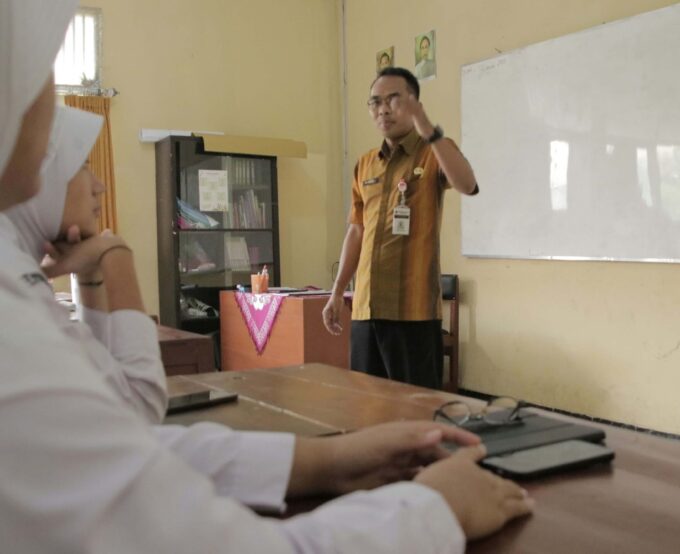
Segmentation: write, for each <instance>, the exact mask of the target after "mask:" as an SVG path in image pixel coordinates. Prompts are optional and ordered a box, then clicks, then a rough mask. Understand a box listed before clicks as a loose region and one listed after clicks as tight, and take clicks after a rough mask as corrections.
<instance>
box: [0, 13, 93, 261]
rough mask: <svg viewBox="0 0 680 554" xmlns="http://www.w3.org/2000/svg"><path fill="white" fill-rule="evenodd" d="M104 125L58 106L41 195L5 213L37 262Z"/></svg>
mask: <svg viewBox="0 0 680 554" xmlns="http://www.w3.org/2000/svg"><path fill="white" fill-rule="evenodd" d="M0 1H1V0H0ZM103 121H104V119H103V118H102V117H101V116H99V115H95V114H92V113H89V112H85V111H82V110H77V109H75V108H67V107H65V106H58V107H57V109H56V112H55V116H54V123H53V124H52V132H51V134H50V141H49V146H48V150H47V157H46V158H45V161H44V163H43V166H42V171H41V174H42V180H43V184H42V187H41V188H40V192H39V193H38V194H37V195H36V196H34V197H33V198H31V199H30V200H28V201H27V202H24V203H23V204H19V205H18V206H14V207H12V208H10V209H9V210H7V211H6V212H5V213H6V214H7V217H9V219H10V220H11V221H12V223H14V226H15V227H16V228H17V231H18V234H19V246H20V247H21V249H22V250H24V252H26V253H28V254H30V255H31V256H32V257H33V259H34V260H36V261H37V262H40V260H42V258H43V257H44V256H45V249H44V244H45V242H52V241H53V240H55V239H56V238H57V236H58V235H59V229H60V227H61V221H62V218H63V215H64V201H65V200H66V192H67V190H68V183H69V181H70V180H71V179H72V178H73V177H74V175H75V174H76V173H78V170H79V169H80V168H81V167H82V165H83V163H85V160H86V159H87V156H88V154H89V153H90V150H92V147H93V146H94V143H95V141H96V140H97V137H98V136H99V131H100V129H101V126H102V122H103Z"/></svg>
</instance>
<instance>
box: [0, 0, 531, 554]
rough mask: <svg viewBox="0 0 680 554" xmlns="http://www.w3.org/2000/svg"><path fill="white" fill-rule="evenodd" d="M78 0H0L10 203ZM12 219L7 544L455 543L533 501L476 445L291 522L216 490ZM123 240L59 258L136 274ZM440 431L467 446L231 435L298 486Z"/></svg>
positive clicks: (2, 321)
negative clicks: (136, 396)
mask: <svg viewBox="0 0 680 554" xmlns="http://www.w3.org/2000/svg"><path fill="white" fill-rule="evenodd" d="M75 6H76V2H75V1H74V0H52V1H51V2H49V3H45V2H39V1H38V0H3V1H2V2H0V27H2V31H3V32H1V33H0V77H2V78H1V79H0V209H2V210H4V209H7V208H9V207H11V206H13V205H15V204H17V203H19V202H21V201H24V200H27V199H28V198H30V197H31V196H32V195H34V194H35V192H36V191H37V188H38V186H39V182H40V180H39V175H38V173H39V166H40V160H41V158H42V157H43V156H44V155H45V150H46V143H47V136H48V133H49V124H50V121H51V117H52V109H53V107H52V106H53V88H52V84H51V80H50V79H47V82H46V83H45V79H46V78H47V75H48V73H49V68H50V65H51V62H52V59H53V58H54V55H55V53H56V51H57V49H58V47H59V44H60V42H61V38H62V37H63V34H64V29H65V28H66V24H67V22H68V20H69V19H70V17H71V16H72V14H73V12H74V10H75ZM7 29H9V30H11V32H9V33H8V32H5V31H6V30H7ZM8 225H11V223H9V221H8V220H7V218H6V217H5V216H4V215H2V214H0V228H2V229H3V230H7V231H8V232H7V233H6V234H4V235H3V236H2V237H0V329H1V331H0V349H1V351H2V356H1V357H0V419H1V420H2V422H3V424H2V427H0V443H1V445H2V448H0V536H2V537H3V544H4V546H5V549H6V550H8V551H11V552H21V553H24V552H78V551H88V552H89V551H91V552H160V551H165V552H187V551H198V552H264V551H266V552H325V551H333V552H413V551H416V550H417V551H419V552H445V551H446V552H461V551H462V550H463V548H464V538H463V535H462V533H461V527H459V526H462V530H463V531H464V532H465V533H466V534H467V535H468V537H471V538H474V537H476V536H482V535H484V534H487V533H489V532H492V531H493V530H495V529H497V528H499V527H500V526H502V525H503V524H504V523H505V522H506V521H507V520H508V519H510V518H511V517H516V516H518V515H521V514H525V513H527V512H528V511H530V509H531V502H530V500H528V499H527V498H526V496H525V494H523V493H522V491H521V489H520V488H519V487H517V486H516V485H514V484H513V483H511V482H509V481H506V480H503V479H500V478H498V477H496V476H493V475H491V474H490V473H488V472H485V471H483V470H481V469H480V468H479V467H478V466H477V465H476V464H475V463H474V462H475V461H476V460H477V459H478V458H479V457H480V456H481V455H483V448H482V447H474V446H473V447H470V448H463V449H461V450H460V451H459V452H458V453H457V454H455V455H453V456H451V457H448V458H447V459H445V460H442V461H439V462H437V463H435V464H433V465H431V466H429V467H427V468H426V469H424V470H422V471H420V472H418V474H417V475H416V477H415V479H414V483H397V484H393V485H389V486H385V487H380V488H378V489H377V490H375V491H371V492H358V493H355V494H352V495H349V496H346V497H342V498H339V499H337V500H335V501H333V502H331V503H329V504H327V505H325V506H323V507H321V508H319V509H317V510H315V511H314V512H312V513H310V514H306V515H302V516H298V517H296V518H293V519H291V520H288V521H283V522H279V521H271V520H265V519H262V518H259V517H257V516H255V515H254V514H253V513H252V512H250V511H249V510H247V509H245V508H244V507H243V506H242V505H240V504H239V503H238V502H236V501H234V500H233V499H230V498H219V497H218V496H217V495H216V492H215V488H214V484H213V483H211V482H210V481H208V480H206V479H205V478H204V477H202V476H201V475H199V474H197V473H196V472H194V471H193V470H191V469H190V468H189V467H187V465H186V464H185V463H184V462H182V460H180V459H179V458H178V457H177V456H176V455H175V454H173V453H172V452H170V451H169V450H168V449H166V448H165V447H164V446H163V445H162V444H161V443H160V442H159V441H158V440H157V438H156V437H155V436H154V435H153V434H152V433H151V432H150V431H149V427H148V426H147V425H145V424H143V422H141V421H140V420H139V418H138V417H136V416H134V415H133V414H131V413H130V410H129V409H128V408H127V407H126V406H125V404H124V403H123V402H122V401H121V399H120V398H119V397H118V396H117V395H116V394H114V393H113V391H112V389H111V387H110V386H109V384H108V383H107V382H106V381H105V380H104V379H103V378H102V375H101V373H100V372H98V371H97V370H96V369H95V367H94V364H93V363H92V361H91V360H90V359H89V358H88V355H87V352H86V351H84V350H83V348H82V346H81V345H80V343H79V342H78V340H76V339H75V338H74V337H71V336H69V335H67V334H66V333H64V332H63V330H62V329H59V328H57V327H56V326H54V325H53V324H50V322H49V318H50V315H49V310H48V309H47V308H46V306H45V305H44V303H42V302H41V301H39V300H36V298H35V294H33V292H32V291H33V290H34V289H33V287H34V286H35V285H36V284H37V283H40V279H39V278H37V277H35V276H33V275H31V274H28V275H26V274H22V273H18V272H17V271H16V269H15V264H18V265H21V264H23V263H25V261H26V258H29V259H31V258H30V257H29V256H27V255H25V254H24V253H22V252H21V250H20V249H19V248H18V245H17V240H16V237H15V236H13V235H12V233H11V229H8V228H7V226H8ZM120 245H121V242H120V241H119V239H118V240H117V239H116V238H115V237H108V236H104V237H95V238H94V240H93V239H91V240H86V241H83V242H82V243H79V244H75V245H73V247H72V248H71V249H69V250H68V252H64V253H63V254H64V257H63V259H61V260H58V262H57V263H58V264H59V263H61V267H62V269H66V268H68V267H69V264H73V265H74V266H75V265H78V263H79V261H82V260H83V259H92V260H96V263H94V264H89V265H88V264H86V265H85V266H83V267H81V268H80V269H81V270H82V271H81V273H83V272H84V271H95V270H96V269H97V267H99V268H100V269H101V271H102V272H103V273H104V274H105V275H107V280H109V278H108V275H109V274H110V275H111V280H126V279H127V280H129V281H130V282H132V281H134V280H133V279H132V278H131V274H134V265H133V262H132V254H131V252H130V251H129V250H128V249H126V248H123V247H121V246H120ZM94 251H96V252H97V254H98V255H97V256H93V255H92V254H93V252H94ZM33 263H34V260H33ZM109 266H110V267H109ZM111 267H116V268H117V271H115V272H114V271H111ZM109 285H111V283H108V284H107V287H108V286H109ZM113 285H114V289H115V283H114V284H113ZM108 302H109V308H110V309H111V310H112V311H115V310H118V309H139V308H141V296H140V295H139V291H138V289H137V288H136V289H135V290H133V291H131V294H130V295H128V296H126V297H124V298H123V297H122V296H120V295H118V294H113V295H110V297H109V298H108ZM140 311H141V310H140ZM234 435H235V436H237V437H238V436H239V435H240V434H236V433H235V434H234ZM442 438H444V439H447V440H459V441H460V442H464V443H465V442H467V443H473V442H474V439H472V438H471V437H469V436H467V435H466V434H465V433H462V432H460V431H458V432H456V431H455V430H449V429H447V428H445V427H441V426H437V425H436V424H434V423H429V422H422V423H418V422H415V423H412V424H402V425H399V424H394V425H389V426H382V427H377V428H373V429H369V430H366V431H363V432H357V433H352V434H350V435H347V436H343V437H336V438H332V439H316V440H314V439H309V440H303V439H293V438H292V437H289V436H281V437H280V438H279V439H278V440H277V439H276V438H273V437H272V436H271V435H270V436H268V438H267V439H265V440H263V441H261V443H260V445H259V446H260V450H259V451H258V450H257V448H253V449H252V450H251V451H250V453H251V454H253V455H252V456H247V455H246V456H243V454H244V452H243V450H240V451H239V449H238V446H239V445H238V444H235V445H234V446H235V447H236V448H235V456H237V457H238V456H243V457H242V460H243V461H245V462H246V463H241V464H240V465H241V467H240V471H235V472H234V475H233V479H234V480H235V481H236V482H238V481H241V480H248V478H252V474H253V473H257V471H258V470H259V471H262V472H266V469H267V467H268V466H269V465H271V464H277V462H278V465H282V466H284V468H285V469H284V470H283V474H284V475H285V476H287V477H288V478H287V479H284V480H283V482H279V483H274V484H273V485H274V486H281V485H282V486H283V489H287V490H286V492H287V493H288V494H289V495H290V496H295V495H296V494H310V493H314V492H332V493H342V492H349V491H352V490H357V489H365V488H372V487H375V486H377V485H380V484H382V483H387V482H391V481H394V480H397V479H402V478H404V477H408V476H410V475H412V474H413V473H415V472H416V470H417V468H418V467H419V466H420V465H423V464H424V463H426V462H427V461H429V460H431V459H432V458H435V457H437V456H438V455H440V452H439V451H438V449H437V445H438V443H439V442H440V440H441V439H442ZM246 450H247V449H246ZM246 454H247V453H246ZM454 514H455V516H454Z"/></svg>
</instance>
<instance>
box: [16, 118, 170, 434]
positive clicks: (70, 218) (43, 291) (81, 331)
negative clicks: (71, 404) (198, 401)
mask: <svg viewBox="0 0 680 554" xmlns="http://www.w3.org/2000/svg"><path fill="white" fill-rule="evenodd" d="M102 121H103V119H102V117H101V116H98V115H95V114H91V113H88V112H84V111H81V110H77V109H74V108H66V107H57V109H56V114H55V118H54V124H53V126H52V132H51V136H50V141H49V149H48V153H47V158H46V159H45V162H44V163H43V167H42V175H43V186H42V187H41V189H40V192H39V193H38V194H37V195H36V196H34V197H33V198H31V199H30V200H29V201H28V202H24V203H23V204H20V205H18V206H15V207H13V208H11V209H9V210H8V211H7V212H6V213H7V217H9V219H10V220H11V221H12V223H14V226H15V227H16V228H17V231H18V238H19V244H20V246H21V248H22V250H24V251H25V252H26V253H27V254H29V255H30V256H31V258H32V259H33V261H34V263H32V264H30V263H29V262H28V260H25V261H26V264H27V265H26V266H24V267H22V268H21V271H22V272H23V273H22V274H32V275H35V276H37V277H39V276H40V271H41V269H40V267H39V266H38V264H39V263H40V262H41V261H42V260H43V258H44V257H45V253H46V249H49V251H50V252H51V253H52V255H53V256H54V257H55V258H57V259H58V258H59V257H60V256H59V250H58V249H57V248H56V247H55V246H52V245H51V243H53V242H56V241H57V240H60V241H67V242H68V241H70V242H72V243H77V242H80V241H83V240H96V236H97V235H98V226H97V223H98V222H97V216H98V214H99V211H100V195H101V193H102V192H103V191H104V185H103V184H102V183H101V182H100V181H99V180H98V179H97V178H96V177H95V176H94V174H92V172H91V171H90V170H89V169H88V168H87V167H86V166H85V165H84V164H85V162H86V159H87V156H88V154H89V152H90V150H91V149H92V147H93V145H94V143H95V141H96V140H97V136H98V134H99V130H100V128H101V125H102ZM119 244H120V245H121V247H124V243H123V242H122V240H121V242H120V243H119ZM60 248H62V250H63V249H64V248H68V246H64V245H60ZM87 263H92V262H91V261H90V260H88V259H87V258H84V259H82V260H80V264H81V265H85V264H87ZM15 267H16V269H19V267H18V266H15ZM75 269H78V268H75ZM113 269H114V270H115V268H113ZM58 273H59V272H57V271H54V269H53V268H52V272H51V274H52V276H56V275H57V274H58ZM133 277H134V279H135V283H132V285H133V286H131V284H130V283H121V282H118V281H117V280H111V283H112V286H117V287H119V288H120V290H112V289H111V287H107V286H105V279H106V276H105V275H103V274H102V273H101V271H100V270H99V268H97V269H96V270H95V271H93V272H87V273H83V272H80V273H78V275H77V278H78V283H79V286H80V289H81V300H82V305H83V309H82V316H83V322H82V323H81V322H79V321H72V320H71V319H70V314H69V312H68V310H67V309H66V308H64V307H62V306H61V305H59V304H58V303H57V302H56V301H55V300H54V294H53V292H52V289H51V287H50V286H49V284H48V283H47V281H46V280H45V281H44V282H40V283H37V284H36V285H35V286H34V287H33V293H34V295H35V296H36V298H37V299H42V301H43V302H44V303H45V305H46V307H47V308H48V310H49V312H50V314H51V315H52V316H53V317H52V321H53V322H54V324H55V325H56V326H58V327H60V328H61V329H63V330H64V331H65V332H66V333H68V334H69V335H71V336H72V337H74V338H75V339H76V340H78V341H79V342H80V343H81V344H82V345H83V347H84V348H85V349H86V351H87V353H88V357H89V358H90V359H91V360H92V361H93V362H94V364H95V365H96V366H97V368H98V369H99V370H100V371H101V372H102V374H103V375H104V377H105V379H106V380H107V381H108V382H109V383H110V384H111V385H112V387H113V389H114V390H115V391H116V392H117V393H118V394H120V396H121V398H122V399H123V400H124V401H125V402H126V403H127V404H128V405H129V406H130V407H131V409H132V410H133V411H135V412H136V413H137V414H138V415H140V416H141V417H142V418H143V419H145V420H146V421H148V422H149V423H160V422H161V421H162V420H163V417H164V415H165V408H166V406H167V393H166V384H165V372H164V369H163V363H162V361H161V357H160V351H159V346H158V335H157V332H156V325H155V324H154V323H153V322H152V320H151V318H149V317H148V316H147V315H146V314H144V313H143V312H141V311H138V310H116V311H109V309H108V297H109V295H111V294H113V295H115V294H119V295H125V294H127V293H128V292H129V291H130V290H133V289H134V288H136V287H137V283H136V281H137V279H136V275H134V274H133Z"/></svg>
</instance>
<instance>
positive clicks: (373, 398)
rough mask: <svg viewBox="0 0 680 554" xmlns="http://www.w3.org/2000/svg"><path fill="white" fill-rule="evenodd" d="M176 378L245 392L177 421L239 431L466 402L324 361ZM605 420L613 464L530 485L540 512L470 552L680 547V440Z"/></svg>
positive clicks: (326, 424) (191, 386) (353, 424)
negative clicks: (218, 424)
mask: <svg viewBox="0 0 680 554" xmlns="http://www.w3.org/2000/svg"><path fill="white" fill-rule="evenodd" d="M169 383H170V390H171V393H174V394H177V393H180V392H182V391H185V392H190V391H191V390H199V389H201V388H205V387H206V386H207V387H209V388H214V389H219V390H233V391H236V392H238V393H239V394H240V395H241V396H240V397H239V402H238V403H237V404H233V405H224V406H221V407H218V408H213V409H211V410H206V411H203V412H195V413H192V414H191V415H183V416H175V417H173V418H172V420H171V421H172V422H173V423H175V422H181V423H188V422H192V421H199V420H206V419H209V420H212V421H221V422H224V423H226V424H229V425H232V426H233V427H235V428H238V429H270V430H277V431H290V432H294V433H298V434H301V435H314V434H324V433H329V432H334V431H347V430H351V429H356V428H361V427H365V426H368V425H372V424H375V423H380V422H384V421H393V420H399V419H418V418H424V419H430V418H431V416H432V410H433V409H434V408H435V407H437V406H439V405H440V404H441V403H442V402H443V401H446V400H451V399H454V398H461V397H460V396H457V395H453V394H450V393H446V392H442V391H434V390H430V389H424V388H420V387H415V386H412V385H405V384H401V383H396V382H393V381H386V380H383V379H379V378H376V377H370V376H368V375H364V374H360V373H356V372H353V371H346V370H340V369H337V368H333V367H329V366H327V365H323V364H306V365H301V366H296V367H288V368H282V369H276V370H256V371H250V372H247V373H241V372H239V373H236V372H227V373H219V374H218V373H212V374H208V375H189V376H183V377H175V378H172V379H170V380H169ZM466 401H469V402H471V403H476V402H478V401H476V400H473V399H466ZM553 415H554V414H553ZM567 419H572V418H567ZM593 425H597V424H593ZM597 426H599V427H602V428H604V429H605V430H606V433H607V444H608V445H609V446H610V447H611V448H613V449H614V450H615V451H616V459H615V460H614V462H613V466H612V467H611V468H608V467H593V468H589V469H585V470H581V471H577V472H572V473H566V474H564V475H560V476H554V477H550V478H544V479H540V480H536V481H531V482H528V483H527V484H526V485H525V486H526V488H527V489H528V490H529V492H530V493H531V495H532V496H533V497H534V498H535V499H536V511H535V514H534V516H533V517H531V518H525V519H522V520H519V521H515V522H512V523H511V524H510V525H508V526H507V527H506V528H504V529H503V530H502V531H501V532H499V533H497V534H495V535H493V536H491V537H489V538H487V539H484V540H482V541H477V542H474V543H471V544H470V545H469V546H468V549H467V552H469V553H494V554H498V553H504V554H506V553H517V554H519V553H521V554H533V553H535V554H546V553H549V554H562V553H564V554H567V553H568V554H572V553H575V552H576V553H579V554H580V553H588V554H598V553H603V554H604V553H607V554H614V553H617V554H620V553H629V552H630V553H635V554H643V553H644V554H647V553H653V554H658V553H666V552H668V553H671V552H672V553H675V552H677V551H678V544H677V543H678V537H679V536H680V535H679V533H680V441H674V440H668V439H661V438H658V437H653V436H650V435H647V434H643V433H635V432H632V431H627V430H624V429H620V428H616V427H611V426H606V425H597Z"/></svg>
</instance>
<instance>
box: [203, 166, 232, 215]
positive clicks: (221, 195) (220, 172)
mask: <svg viewBox="0 0 680 554" xmlns="http://www.w3.org/2000/svg"><path fill="white" fill-rule="evenodd" d="M198 207H199V209H200V210H201V211H202V212H228V211H229V184H228V180H227V171H226V170H224V169H199V170H198Z"/></svg>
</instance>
